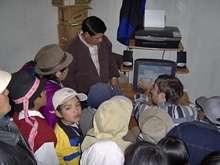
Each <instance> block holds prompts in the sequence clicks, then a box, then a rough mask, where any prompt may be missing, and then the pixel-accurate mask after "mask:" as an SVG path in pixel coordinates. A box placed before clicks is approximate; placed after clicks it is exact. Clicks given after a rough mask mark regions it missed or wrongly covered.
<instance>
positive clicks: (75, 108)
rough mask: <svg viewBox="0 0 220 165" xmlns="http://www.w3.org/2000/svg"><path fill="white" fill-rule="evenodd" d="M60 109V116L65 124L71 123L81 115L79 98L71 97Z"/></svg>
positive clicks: (76, 120)
mask: <svg viewBox="0 0 220 165" xmlns="http://www.w3.org/2000/svg"><path fill="white" fill-rule="evenodd" d="M61 108H62V111H61V113H60V116H58V117H60V118H61V120H62V122H63V123H64V124H65V125H73V124H74V123H75V122H78V121H79V120H80V117H81V112H82V107H81V103H80V101H79V99H78V98H77V97H73V98H71V99H70V100H68V101H67V102H65V103H64V104H62V105H61Z"/></svg>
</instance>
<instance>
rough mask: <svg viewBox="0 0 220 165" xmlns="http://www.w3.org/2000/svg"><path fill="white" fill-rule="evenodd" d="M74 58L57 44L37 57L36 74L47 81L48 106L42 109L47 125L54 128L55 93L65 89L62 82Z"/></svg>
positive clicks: (43, 49) (45, 48)
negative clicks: (53, 98)
mask: <svg viewBox="0 0 220 165" xmlns="http://www.w3.org/2000/svg"><path fill="white" fill-rule="evenodd" d="M72 60H73V57H72V55H71V54H70V53H68V52H64V51H63V50H62V49H61V48H60V47H59V46H58V45H57V44H50V45H46V46H44V47H42V48H41V49H40V50H39V51H38V53H37V54H36V56H35V59H34V61H35V62H36V65H35V72H36V74H37V75H38V76H39V77H44V78H46V79H47V83H46V85H45V87H44V90H45V91H46V94H47V104H46V105H45V106H43V107H41V108H40V112H41V113H42V115H43V116H44V117H45V120H46V121H47V123H48V124H49V125H50V126H51V127H52V128H54V127H55V124H56V115H55V112H54V107H53V104H52V97H53V95H54V93H55V92H56V91H57V90H59V89H61V88H63V87H64V86H63V84H62V81H63V80H64V79H65V78H66V76H67V73H68V65H69V64H70V63H71V62H72Z"/></svg>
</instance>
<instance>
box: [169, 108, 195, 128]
mask: <svg viewBox="0 0 220 165" xmlns="http://www.w3.org/2000/svg"><path fill="white" fill-rule="evenodd" d="M166 111H167V113H168V114H169V115H170V117H171V118H172V119H173V123H174V125H178V124H180V123H184V122H189V121H193V120H197V119H198V112H197V109H196V108H194V107H191V106H176V105H171V106H167V107H166Z"/></svg>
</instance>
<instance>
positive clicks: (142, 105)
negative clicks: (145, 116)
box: [133, 94, 149, 120]
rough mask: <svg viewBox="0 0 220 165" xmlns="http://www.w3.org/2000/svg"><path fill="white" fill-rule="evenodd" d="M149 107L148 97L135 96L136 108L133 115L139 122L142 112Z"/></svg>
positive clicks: (142, 95) (134, 107)
mask: <svg viewBox="0 0 220 165" xmlns="http://www.w3.org/2000/svg"><path fill="white" fill-rule="evenodd" d="M148 107H149V105H148V102H147V96H146V95H144V94H137V95H134V106H133V113H134V116H135V118H136V119H137V120H138V119H139V116H140V114H141V112H143V111H144V110H146V109H147V108H148Z"/></svg>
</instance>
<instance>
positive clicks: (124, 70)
mask: <svg viewBox="0 0 220 165" xmlns="http://www.w3.org/2000/svg"><path fill="white" fill-rule="evenodd" d="M120 71H121V72H131V71H133V67H125V66H124V65H123V64H121V68H120Z"/></svg>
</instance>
